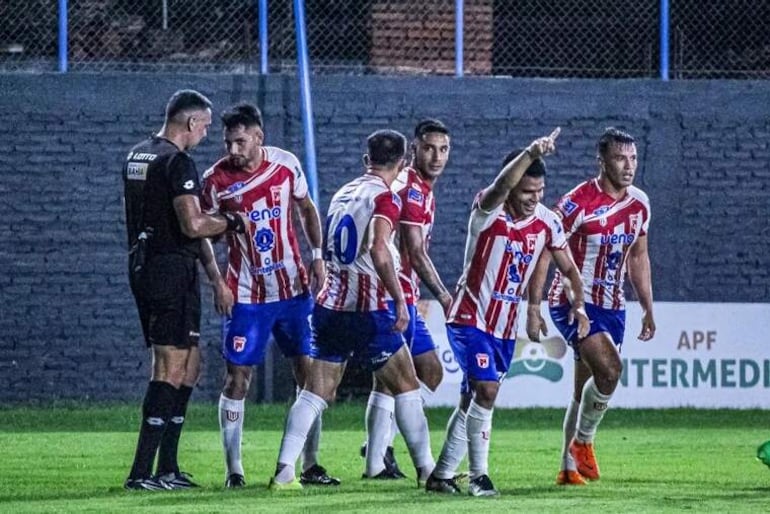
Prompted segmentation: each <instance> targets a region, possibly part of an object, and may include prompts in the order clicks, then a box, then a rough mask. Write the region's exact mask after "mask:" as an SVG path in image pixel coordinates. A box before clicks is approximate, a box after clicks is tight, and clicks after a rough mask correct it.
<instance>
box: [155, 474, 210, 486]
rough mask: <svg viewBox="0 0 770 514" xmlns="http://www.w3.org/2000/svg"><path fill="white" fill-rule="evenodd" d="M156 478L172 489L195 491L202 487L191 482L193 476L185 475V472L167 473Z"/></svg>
mask: <svg viewBox="0 0 770 514" xmlns="http://www.w3.org/2000/svg"><path fill="white" fill-rule="evenodd" d="M155 478H156V479H157V480H159V481H161V482H164V483H165V484H168V486H169V487H170V488H171V489H193V488H196V487H200V486H199V485H198V484H196V483H195V482H193V481H192V480H190V478H192V475H191V474H189V473H185V472H184V471H180V472H178V473H165V474H163V475H156V476H155Z"/></svg>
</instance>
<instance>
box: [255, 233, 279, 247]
mask: <svg viewBox="0 0 770 514" xmlns="http://www.w3.org/2000/svg"><path fill="white" fill-rule="evenodd" d="M273 246H275V234H274V233H273V231H272V230H270V229H269V228H261V229H259V230H257V233H256V234H254V248H256V249H257V251H259V252H269V251H270V250H272V249H273Z"/></svg>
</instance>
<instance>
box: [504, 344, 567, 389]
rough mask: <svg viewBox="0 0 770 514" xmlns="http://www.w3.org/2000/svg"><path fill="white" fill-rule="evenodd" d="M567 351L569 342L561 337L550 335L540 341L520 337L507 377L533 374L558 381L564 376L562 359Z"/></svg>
mask: <svg viewBox="0 0 770 514" xmlns="http://www.w3.org/2000/svg"><path fill="white" fill-rule="evenodd" d="M566 353H567V343H565V342H564V339H562V338H561V337H549V338H547V339H543V340H542V341H541V342H539V343H535V342H532V341H530V340H529V339H527V338H526V337H519V338H518V339H517V343H516V351H515V352H514V354H513V360H512V361H511V367H510V368H509V369H508V374H507V375H506V377H516V376H521V375H533V376H536V377H540V378H543V379H545V380H548V381H549V382H558V381H559V380H561V378H562V377H563V376H564V366H563V365H562V363H561V360H562V359H563V358H564V356H565V355H566Z"/></svg>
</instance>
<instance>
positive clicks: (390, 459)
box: [384, 446, 406, 478]
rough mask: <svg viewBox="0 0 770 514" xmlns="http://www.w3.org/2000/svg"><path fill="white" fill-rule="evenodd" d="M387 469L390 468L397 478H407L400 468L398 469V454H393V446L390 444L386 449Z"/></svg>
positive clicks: (385, 460)
mask: <svg viewBox="0 0 770 514" xmlns="http://www.w3.org/2000/svg"><path fill="white" fill-rule="evenodd" d="M384 462H385V469H387V470H389V471H390V472H391V473H392V474H393V475H395V476H396V478H406V475H404V474H403V473H402V472H401V470H400V469H398V463H397V462H396V456H395V455H394V454H393V447H392V446H388V449H387V450H385V459H384Z"/></svg>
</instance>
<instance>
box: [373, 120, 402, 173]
mask: <svg viewBox="0 0 770 514" xmlns="http://www.w3.org/2000/svg"><path fill="white" fill-rule="evenodd" d="M366 149H367V154H368V155H369V163H370V164H371V165H372V166H393V165H394V164H396V163H397V162H398V161H400V160H401V159H403V158H404V156H405V155H406V138H405V137H404V135H403V134H402V133H401V132H397V131H395V130H389V129H384V130H378V131H376V132H373V133H372V134H370V135H369V137H367V138H366Z"/></svg>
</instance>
